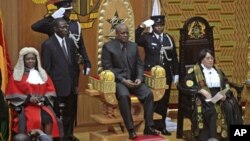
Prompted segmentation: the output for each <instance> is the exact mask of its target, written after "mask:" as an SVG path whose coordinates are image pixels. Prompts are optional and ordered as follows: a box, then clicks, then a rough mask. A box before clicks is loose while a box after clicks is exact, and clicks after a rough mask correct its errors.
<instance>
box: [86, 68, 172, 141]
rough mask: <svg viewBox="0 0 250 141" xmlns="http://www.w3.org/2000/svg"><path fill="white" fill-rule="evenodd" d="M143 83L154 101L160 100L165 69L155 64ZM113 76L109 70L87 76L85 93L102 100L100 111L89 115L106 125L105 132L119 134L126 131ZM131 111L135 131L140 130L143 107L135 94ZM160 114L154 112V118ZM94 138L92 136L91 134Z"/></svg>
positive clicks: (164, 85)
mask: <svg viewBox="0 0 250 141" xmlns="http://www.w3.org/2000/svg"><path fill="white" fill-rule="evenodd" d="M144 76H145V83H146V84H147V85H148V86H149V87H150V89H151V91H152V92H153V95H154V101H158V100H160V99H161V98H162V97H163V95H164V92H165V89H166V88H167V87H166V77H165V70H164V69H163V68H162V67H160V66H155V67H153V68H152V69H151V72H145V73H144ZM114 80H115V77H114V74H113V73H112V72H111V71H109V70H104V71H102V72H101V73H100V74H99V76H98V77H93V76H91V77H89V83H88V89H86V91H85V93H86V94H88V95H90V96H95V97H97V98H99V99H100V100H101V101H102V106H101V108H102V109H101V111H102V113H99V114H94V115H91V117H92V118H93V119H94V120H95V121H97V122H98V123H100V124H103V125H107V131H108V132H107V133H113V134H114V135H117V136H119V134H122V133H125V132H127V131H126V130H125V126H124V123H123V119H122V117H121V115H120V111H119V107H118V105H117V104H118V103H117V100H116V94H115V93H116V91H115V81H114ZM131 102H132V107H131V113H132V116H133V119H134V122H135V126H136V129H137V131H139V132H140V131H142V127H141V126H143V124H141V123H143V121H144V117H143V107H142V105H141V104H140V102H139V100H138V99H137V97H136V96H133V94H132V95H131ZM160 118H161V116H160V115H158V114H156V113H155V114H154V119H160ZM92 137H93V138H94V136H92Z"/></svg>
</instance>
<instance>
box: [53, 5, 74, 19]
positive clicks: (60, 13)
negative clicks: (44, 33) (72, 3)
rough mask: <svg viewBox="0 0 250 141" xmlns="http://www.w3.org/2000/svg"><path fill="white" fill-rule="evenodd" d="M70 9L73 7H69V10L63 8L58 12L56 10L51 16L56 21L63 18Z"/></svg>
mask: <svg viewBox="0 0 250 141" xmlns="http://www.w3.org/2000/svg"><path fill="white" fill-rule="evenodd" d="M69 9H72V7H67V8H64V7H61V8H59V9H58V10H56V11H55V12H54V13H53V14H52V15H51V16H52V17H53V18H54V19H58V18H62V17H63V16H64V13H65V11H66V10H69Z"/></svg>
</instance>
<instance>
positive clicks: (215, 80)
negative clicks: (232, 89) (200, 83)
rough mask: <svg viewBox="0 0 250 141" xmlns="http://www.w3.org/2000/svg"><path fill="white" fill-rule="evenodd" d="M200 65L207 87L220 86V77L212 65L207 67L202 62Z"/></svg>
mask: <svg viewBox="0 0 250 141" xmlns="http://www.w3.org/2000/svg"><path fill="white" fill-rule="evenodd" d="M201 66H202V68H203V73H204V76H205V81H206V84H207V86H208V87H209V88H212V87H220V77H219V74H218V72H217V71H216V70H215V69H214V68H213V67H212V68H209V69H208V68H206V67H205V66H204V65H203V64H201Z"/></svg>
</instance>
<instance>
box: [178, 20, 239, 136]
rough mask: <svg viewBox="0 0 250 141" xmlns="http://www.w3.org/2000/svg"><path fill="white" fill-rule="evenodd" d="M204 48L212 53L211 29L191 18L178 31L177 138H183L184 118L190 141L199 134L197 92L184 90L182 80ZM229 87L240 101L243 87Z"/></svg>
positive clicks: (200, 21) (207, 25) (203, 21)
mask: <svg viewBox="0 0 250 141" xmlns="http://www.w3.org/2000/svg"><path fill="white" fill-rule="evenodd" d="M205 48H207V49H210V50H212V51H213V52H214V42H213V27H211V26H210V25H209V23H208V22H207V21H206V20H205V19H204V18H202V17H192V18H190V19H188V20H187V21H186V22H185V23H184V25H183V28H182V29H181V30H180V50H179V51H180V52H179V57H180V58H179V60H180V66H179V70H180V74H179V75H180V78H179V84H178V86H177V89H178V91H179V97H178V101H179V102H178V118H177V134H176V137H177V138H182V137H183V121H184V118H188V119H190V121H191V140H192V139H193V138H194V137H195V136H198V134H199V133H198V131H197V130H196V129H198V126H199V125H198V122H197V121H198V120H199V118H198V117H199V116H198V114H199V108H198V106H197V103H196V95H197V91H198V90H197V89H186V88H184V84H185V82H184V78H185V76H186V74H187V71H188V69H189V68H191V67H192V66H193V65H195V63H196V62H197V60H198V54H199V52H200V51H201V50H202V49H205ZM230 86H231V87H232V88H235V92H236V93H237V99H238V101H240V99H241V95H240V94H241V91H242V89H243V86H242V85H238V84H235V83H230ZM200 126H201V125H200Z"/></svg>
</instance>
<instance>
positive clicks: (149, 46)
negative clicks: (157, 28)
mask: <svg viewBox="0 0 250 141" xmlns="http://www.w3.org/2000/svg"><path fill="white" fill-rule="evenodd" d="M143 30H144V29H143V28H141V27H138V28H137V29H136V30H135V41H136V43H137V44H138V45H139V46H142V47H143V48H144V51H145V61H144V63H145V69H146V70H150V69H151V68H152V67H154V66H155V65H161V66H163V67H164V68H165V69H167V70H166V71H169V72H171V75H176V74H178V59H177V53H176V46H175V43H174V40H173V38H172V37H171V36H170V35H169V34H167V33H164V34H163V42H162V43H161V42H160V41H159V40H158V39H157V38H156V36H155V35H154V33H145V34H142V32H143ZM171 44H172V48H170V49H165V52H166V53H167V57H168V58H166V57H165V56H164V59H163V61H162V62H161V61H160V51H161V48H162V46H170V45H171ZM170 59H171V60H170ZM170 78H172V77H170Z"/></svg>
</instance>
